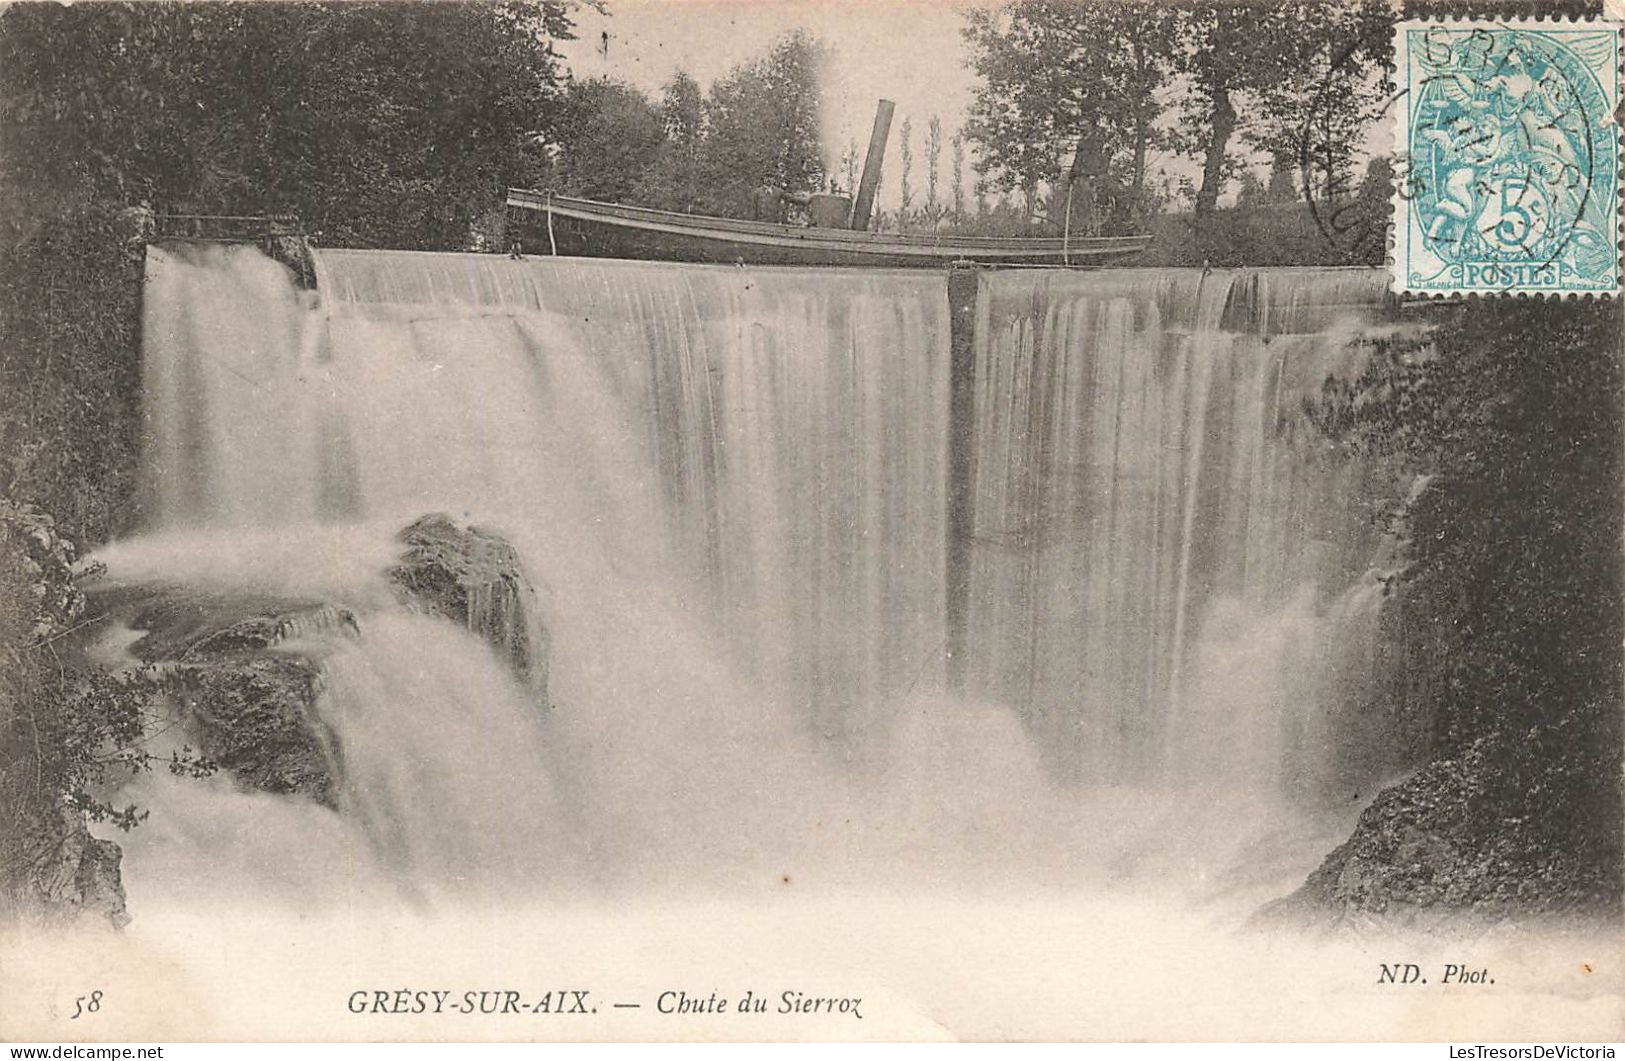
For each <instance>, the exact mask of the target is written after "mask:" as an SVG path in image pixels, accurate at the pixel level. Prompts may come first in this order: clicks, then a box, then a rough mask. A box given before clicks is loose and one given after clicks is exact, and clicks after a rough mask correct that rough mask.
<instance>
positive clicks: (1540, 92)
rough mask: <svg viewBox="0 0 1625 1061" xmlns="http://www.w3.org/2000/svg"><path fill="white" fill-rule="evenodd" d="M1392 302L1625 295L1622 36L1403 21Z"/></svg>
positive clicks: (1538, 25) (1557, 25) (1397, 40)
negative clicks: (1624, 258)
mask: <svg viewBox="0 0 1625 1061" xmlns="http://www.w3.org/2000/svg"><path fill="white" fill-rule="evenodd" d="M1394 58H1395V65H1396V70H1397V76H1398V77H1399V79H1400V85H1399V86H1398V87H1399V88H1400V89H1401V90H1402V98H1403V99H1404V101H1405V105H1404V107H1403V109H1402V110H1401V111H1400V113H1399V115H1398V120H1397V127H1396V131H1395V141H1394V150H1395V153H1396V162H1397V163H1398V165H1397V166H1396V170H1397V171H1398V172H1401V173H1404V174H1405V175H1406V179H1405V181H1404V184H1403V187H1402V188H1400V190H1399V193H1398V194H1396V195H1395V198H1394V244H1395V246H1394V263H1393V268H1394V290H1395V291H1397V292H1400V293H1402V294H1404V293H1412V294H1442V295H1461V294H1470V293H1481V294H1503V293H1511V294H1518V293H1536V294H1552V295H1565V294H1570V293H1577V294H1613V293H1615V292H1617V291H1618V290H1619V286H1620V284H1619V147H1620V138H1619V124H1618V122H1617V121H1616V119H1615V114H1616V112H1617V110H1618V107H1619V26H1617V25H1615V24H1613V23H1605V22H1594V21H1578V22H1560V21H1554V22H1543V21H1509V22H1490V21H1482V22H1479V21H1455V20H1452V21H1436V22H1401V23H1399V24H1398V25H1397V26H1396V27H1395V29H1394Z"/></svg>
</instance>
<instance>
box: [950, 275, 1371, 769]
mask: <svg viewBox="0 0 1625 1061" xmlns="http://www.w3.org/2000/svg"><path fill="white" fill-rule="evenodd" d="M1383 285H1384V278H1383V277H1382V276H1381V274H1380V273H1377V272H1373V271H1367V270H1318V271H1317V270H1276V271H1264V272H1241V273H1238V272H1228V271H1217V272H1207V271H1203V272H1200V273H1198V272H1196V271H1192V270H1182V271H1161V272H1143V271H1135V270H1122V271H1112V272H1104V273H1075V272H1054V273H1042V274H1037V275H1034V274H1025V273H1004V274H994V275H991V276H988V277H985V278H984V281H983V283H982V285H981V288H980V292H979V298H978V303H977V330H976V358H977V362H976V391H975V410H976V428H975V435H974V438H975V443H974V447H975V448H974V456H973V463H972V475H973V484H974V488H973V495H972V497H973V500H972V512H971V513H970V516H969V519H968V521H967V523H968V527H969V535H970V540H971V544H970V549H969V553H968V555H969V558H970V572H969V582H970V590H969V598H970V599H969V601H968V617H969V618H968V627H969V631H970V633H969V635H968V636H967V637H966V647H965V651H966V654H967V657H968V658H967V661H966V672H967V680H968V685H969V691H970V692H971V693H972V694H973V695H977V696H979V697H983V698H987V699H992V700H995V701H998V702H1003V703H1008V704H1011V705H1015V706H1016V707H1018V709H1019V710H1021V711H1022V712H1023V713H1024V715H1025V717H1026V718H1027V721H1028V724H1029V727H1030V729H1031V730H1032V731H1033V732H1034V733H1035V735H1036V736H1037V739H1038V741H1039V744H1040V745H1041V747H1043V748H1044V750H1045V753H1046V755H1047V756H1048V757H1049V758H1050V759H1051V760H1052V761H1054V762H1055V763H1056V764H1057V765H1058V767H1059V768H1061V769H1063V770H1066V771H1068V772H1070V773H1073V774H1076V775H1079V776H1082V777H1086V778H1093V779H1096V780H1106V781H1122V780H1130V779H1133V778H1136V777H1139V778H1160V779H1162V782H1161V783H1174V784H1181V785H1190V786H1193V787H1196V788H1201V787H1204V786H1210V785H1213V784H1215V783H1222V784H1226V785H1231V786H1234V787H1243V788H1253V789H1260V790H1264V791H1277V790H1282V789H1301V788H1303V787H1307V786H1312V785H1314V784H1318V783H1321V782H1323V781H1325V780H1326V778H1327V776H1328V772H1329V770H1330V767H1331V765H1332V764H1331V763H1330V761H1329V759H1328V751H1327V748H1326V743H1327V741H1328V740H1329V739H1330V733H1329V730H1328V729H1327V728H1326V722H1327V719H1328V718H1329V717H1330V716H1331V715H1332V713H1333V712H1335V711H1336V710H1338V709H1339V708H1342V707H1344V706H1345V705H1346V704H1353V703H1355V702H1357V700H1358V696H1359V694H1360V693H1361V692H1362V691H1363V690H1362V683H1360V682H1358V681H1353V680H1350V679H1351V678H1353V677H1354V676H1353V675H1352V674H1349V673H1347V672H1349V671H1350V670H1356V671H1357V670H1358V669H1359V668H1360V667H1361V666H1362V664H1363V665H1370V661H1371V660H1372V659H1373V658H1374V654H1375V648H1374V637H1375V624H1374V621H1373V617H1374V615H1375V605H1376V603H1377V601H1378V599H1379V598H1380V592H1373V589H1374V587H1375V584H1374V583H1371V582H1368V581H1365V580H1363V578H1362V576H1363V575H1364V574H1365V573H1366V571H1367V568H1368V565H1369V564H1370V562H1371V558H1372V556H1373V551H1374V548H1375V545H1376V543H1375V541H1374V536H1373V533H1372V531H1371V523H1372V521H1371V518H1370V510H1369V508H1368V507H1367V506H1368V504H1369V501H1370V497H1371V494H1370V490H1369V486H1368V484H1366V483H1365V482H1363V476H1364V474H1365V469H1363V468H1361V467H1359V466H1358V465H1355V464H1351V463H1346V462H1344V463H1340V462H1336V461H1331V460H1327V459H1324V457H1323V455H1321V454H1320V453H1319V450H1320V449H1321V448H1323V446H1324V444H1323V443H1320V444H1318V445H1317V440H1316V439H1315V438H1314V437H1313V434H1312V432H1311V431H1310V430H1309V429H1308V427H1307V425H1306V424H1305V423H1303V421H1302V415H1301V414H1302V409H1303V402H1304V399H1305V398H1308V397H1312V396H1314V395H1316V394H1317V393H1318V392H1319V390H1320V387H1321V385H1322V383H1323V382H1324V380H1325V379H1326V377H1327V376H1329V375H1337V376H1342V377H1345V378H1346V377H1348V376H1350V375H1351V374H1352V373H1354V372H1357V371H1358V365H1357V363H1356V361H1357V359H1358V357H1359V348H1358V347H1357V346H1355V345H1354V344H1352V343H1351V342H1350V340H1351V339H1352V338H1353V337H1354V333H1355V332H1356V331H1357V330H1358V329H1359V328H1360V327H1362V326H1363V325H1368V324H1369V323H1370V320H1371V318H1372V317H1373V316H1374V311H1375V310H1376V309H1377V308H1378V307H1380V306H1381V304H1382V302H1383ZM1317 457H1319V458H1320V459H1317ZM1356 587H1358V588H1356ZM1375 588H1378V589H1380V587H1375ZM1349 593H1352V594H1353V596H1352V598H1351V599H1350V600H1341V599H1340V598H1341V597H1343V596H1344V595H1345V594H1349Z"/></svg>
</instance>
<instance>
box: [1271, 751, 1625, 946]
mask: <svg viewBox="0 0 1625 1061" xmlns="http://www.w3.org/2000/svg"><path fill="white" fill-rule="evenodd" d="M1517 761H1518V757H1517V756H1516V754H1515V753H1514V752H1512V751H1511V750H1509V748H1508V747H1507V745H1506V742H1505V741H1504V740H1496V739H1492V738H1485V739H1482V740H1480V741H1478V742H1476V743H1474V744H1473V745H1471V746H1470V747H1468V748H1467V749H1466V750H1465V751H1463V752H1461V753H1460V754H1458V755H1455V756H1452V757H1449V758H1444V759H1439V760H1436V761H1434V762H1432V763H1429V764H1428V765H1427V766H1425V767H1423V768H1422V769H1420V770H1418V771H1416V772H1415V773H1414V774H1412V775H1411V776H1410V777H1408V778H1406V779H1405V780H1403V781H1401V782H1399V783H1398V784H1395V785H1393V786H1391V787H1389V788H1386V789H1384V790H1383V791H1382V792H1380V793H1379V794H1378V795H1377V797H1376V798H1375V799H1374V800H1373V801H1372V802H1371V805H1370V806H1369V807H1367V808H1366V810H1365V811H1364V813H1362V814H1361V815H1360V819H1359V822H1358V823H1357V824H1356V826H1355V828H1354V832H1353V833H1352V835H1350V837H1349V838H1348V840H1346V841H1345V842H1344V843H1342V844H1341V845H1339V846H1338V847H1337V848H1336V849H1335V850H1333V851H1332V852H1331V854H1329V855H1327V856H1326V858H1325V860H1324V861H1323V862H1322V863H1321V865H1320V866H1319V868H1317V869H1316V870H1315V871H1314V872H1313V873H1311V874H1310V875H1309V877H1308V879H1307V880H1306V881H1305V882H1304V883H1303V885H1302V886H1301V887H1300V888H1299V889H1298V890H1297V891H1295V892H1294V893H1292V894H1291V895H1289V896H1287V897H1286V898H1284V899H1281V900H1278V901H1277V902H1275V903H1272V904H1270V905H1269V906H1266V907H1265V908H1264V909H1262V910H1260V911H1259V913H1258V914H1257V915H1256V918H1255V920H1256V921H1257V922H1258V923H1261V924H1266V925H1294V926H1298V927H1308V928H1312V929H1332V930H1348V929H1353V930H1359V929H1363V928H1367V927H1373V928H1376V927H1380V928H1382V929H1384V930H1391V929H1413V930H1415V929H1420V930H1432V929H1441V930H1451V931H1455V930H1460V929H1463V928H1470V927H1472V926H1474V925H1480V926H1483V925H1494V924H1497V923H1501V922H1503V921H1509V920H1510V921H1515V922H1526V921H1529V920H1530V919H1532V918H1533V919H1542V920H1549V919H1551V918H1554V917H1555V918H1562V917H1567V916H1570V915H1595V914H1599V913H1600V914H1604V915H1610V916H1612V915H1617V912H1618V904H1619V883H1618V881H1617V879H1615V878H1616V876H1617V875H1615V874H1612V873H1611V872H1610V869H1609V867H1611V866H1616V865H1617V864H1618V840H1617V836H1615V835H1614V834H1615V833H1616V832H1617V830H1614V829H1611V828H1608V827H1606V823H1607V822H1617V818H1618V815H1617V813H1615V814H1611V815H1610V814H1607V813H1605V811H1606V808H1605V807H1603V806H1601V805H1603V804H1607V803H1608V802H1609V801H1610V795H1609V792H1610V791H1611V790H1610V789H1609V788H1608V786H1606V785H1598V786H1593V788H1594V791H1592V790H1588V789H1587V787H1586V785H1587V773H1586V771H1587V768H1588V767H1590V765H1591V764H1589V763H1586V764H1576V766H1577V768H1576V769H1574V770H1572V771H1569V770H1566V769H1560V770H1544V771H1540V772H1537V773H1529V774H1524V775H1522V776H1519V774H1518V772H1516V771H1514V770H1513V769H1511V768H1509V765H1508V764H1509V763H1513V762H1517ZM1614 791H1616V792H1617V790H1614ZM1612 798H1613V799H1614V800H1616V801H1617V794H1616V795H1615V796H1613V797H1612ZM1588 803H1597V804H1598V805H1599V806H1597V807H1591V806H1587V804H1588ZM1592 823H1604V825H1603V827H1600V828H1597V829H1594V830H1589V831H1592V832H1595V833H1596V835H1592V836H1581V835H1579V832H1580V831H1584V830H1588V827H1589V825H1590V824H1592ZM1610 837H1613V840H1612V844H1613V850H1612V851H1611V852H1610V851H1608V850H1605V848H1607V847H1608V845H1609V843H1610Z"/></svg>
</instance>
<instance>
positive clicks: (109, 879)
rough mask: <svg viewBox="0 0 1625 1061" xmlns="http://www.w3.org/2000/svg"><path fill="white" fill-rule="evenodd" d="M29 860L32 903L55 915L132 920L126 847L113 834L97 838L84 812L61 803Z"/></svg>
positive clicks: (117, 922) (117, 923)
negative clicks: (122, 869) (123, 872)
mask: <svg viewBox="0 0 1625 1061" xmlns="http://www.w3.org/2000/svg"><path fill="white" fill-rule="evenodd" d="M31 846H32V847H33V848H34V850H32V851H30V852H29V853H28V856H26V857H27V861H26V863H25V864H26V865H29V866H32V867H34V868H33V871H32V872H31V874H30V876H29V880H28V886H29V891H30V892H31V893H32V894H31V895H30V896H29V898H30V900H31V902H30V904H29V906H30V908H31V909H34V910H38V911H44V912H45V915H46V916H47V917H48V918H49V919H51V920H54V921H72V920H78V919H80V918H84V917H92V918H97V919H106V920H107V921H108V923H110V924H111V925H113V927H115V928H123V927H124V926H125V925H126V924H128V923H129V921H130V915H129V913H128V912H126V910H125V906H124V884H123V881H122V880H121V878H120V876H119V863H120V862H121V861H122V860H123V858H124V852H123V851H121V850H120V849H119V846H118V844H116V843H114V842H113V841H111V840H98V839H97V838H96V837H94V836H91V835H90V830H89V829H88V828H86V826H85V816H84V815H83V814H82V813H80V812H79V811H78V810H76V809H74V808H71V807H66V806H65V807H63V808H62V809H61V815H60V820H59V822H57V823H56V826H55V827H54V828H47V829H44V830H42V831H40V832H38V833H37V834H36V837H35V839H34V841H33V843H32V845H31Z"/></svg>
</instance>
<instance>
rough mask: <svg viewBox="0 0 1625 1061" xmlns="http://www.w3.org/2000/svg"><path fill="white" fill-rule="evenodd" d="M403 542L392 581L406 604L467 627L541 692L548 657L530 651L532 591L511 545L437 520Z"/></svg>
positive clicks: (409, 532) (428, 519) (420, 524)
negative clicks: (402, 551) (403, 549)
mask: <svg viewBox="0 0 1625 1061" xmlns="http://www.w3.org/2000/svg"><path fill="white" fill-rule="evenodd" d="M400 539H401V541H402V542H404V543H405V544H406V547H407V549H406V552H405V553H404V554H402V556H401V560H400V563H398V564H396V565H395V566H394V567H392V568H390V569H389V577H390V580H391V581H392V582H394V583H395V585H396V586H397V587H398V588H399V590H400V591H401V595H402V598H403V600H404V602H405V603H406V605H407V606H408V607H410V608H414V609H417V610H419V611H422V612H426V613H428V614H430V615H439V616H441V617H443V618H446V619H450V620H451V621H452V622H454V623H457V624H458V625H459V626H464V627H467V628H468V629H469V630H471V631H472V632H474V633H475V634H477V635H478V636H479V637H480V638H482V639H483V640H484V641H486V642H487V643H488V644H489V645H490V646H491V647H492V648H494V649H496V651H497V652H498V653H499V654H500V655H501V656H502V657H503V658H504V659H506V660H508V662H509V663H510V664H512V666H513V668H514V671H515V672H516V673H517V674H518V675H519V676H520V677H521V678H523V679H525V680H527V681H528V682H530V683H531V685H532V686H533V687H534V688H536V689H538V690H540V691H542V692H543V693H545V692H546V689H547V658H546V653H545V651H536V650H534V649H533V647H532V634H533V633H537V634H540V633H541V631H540V630H535V631H533V629H532V623H533V622H534V619H533V618H532V617H533V616H534V615H535V602H536V590H535V588H534V587H533V586H532V585H531V584H530V581H529V580H528V579H527V578H526V577H525V574H524V571H523V569H522V568H521V566H520V563H519V554H518V553H517V552H515V551H514V548H513V546H511V545H509V544H508V543H507V542H506V541H504V540H503V539H502V538H501V537H499V536H497V535H496V534H493V533H492V532H490V531H488V530H484V529H482V528H479V527H464V526H460V525H458V524H457V523H455V522H454V521H453V520H452V519H451V518H450V517H449V516H445V515H443V514H439V513H436V514H434V515H429V516H424V517H423V518H422V519H420V520H418V521H417V522H415V523H413V524H412V525H411V526H410V527H407V528H406V529H405V530H404V531H402V532H401V535H400ZM538 640H540V639H538Z"/></svg>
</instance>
